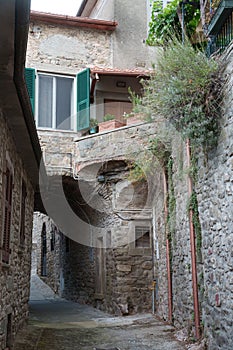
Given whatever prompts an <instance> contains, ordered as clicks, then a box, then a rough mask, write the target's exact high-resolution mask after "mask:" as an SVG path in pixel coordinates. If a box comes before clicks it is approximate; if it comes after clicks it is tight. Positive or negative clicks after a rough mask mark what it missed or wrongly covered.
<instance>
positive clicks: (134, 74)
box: [90, 68, 150, 103]
mask: <svg viewBox="0 0 233 350" xmlns="http://www.w3.org/2000/svg"><path fill="white" fill-rule="evenodd" d="M100 76H108V77H109V76H111V77H124V78H125V77H126V78H135V79H141V78H144V79H148V78H149V77H150V72H149V71H142V70H139V69H116V68H91V79H92V80H91V88H90V100H91V103H93V102H94V91H95V86H96V83H97V81H98V80H99V78H100Z"/></svg>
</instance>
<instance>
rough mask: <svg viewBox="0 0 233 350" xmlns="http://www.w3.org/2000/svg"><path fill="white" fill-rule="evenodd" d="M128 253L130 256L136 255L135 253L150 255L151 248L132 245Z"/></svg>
mask: <svg viewBox="0 0 233 350" xmlns="http://www.w3.org/2000/svg"><path fill="white" fill-rule="evenodd" d="M129 254H130V255H131V256H136V255H146V256H151V254H152V252H151V248H143V247H134V248H131V249H130V250H129Z"/></svg>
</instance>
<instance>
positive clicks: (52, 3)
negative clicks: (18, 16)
mask: <svg viewBox="0 0 233 350" xmlns="http://www.w3.org/2000/svg"><path fill="white" fill-rule="evenodd" d="M81 2H82V0H31V10H34V11H42V12H50V13H55V14H62V15H69V16H76V14H77V12H78V9H79V6H80V5H81Z"/></svg>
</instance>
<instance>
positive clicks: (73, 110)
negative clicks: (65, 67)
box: [35, 70, 77, 132]
mask: <svg viewBox="0 0 233 350" xmlns="http://www.w3.org/2000/svg"><path fill="white" fill-rule="evenodd" d="M35 74H36V82H35V121H36V127H37V128H38V129H41V130H57V131H65V132H75V131H77V78H76V75H72V74H71V75H69V74H59V73H50V72H45V71H39V70H38V71H36V73H35ZM40 75H44V76H48V77H52V78H53V113H52V127H42V126H39V76H40ZM57 77H58V78H69V79H73V86H72V91H71V115H70V118H71V129H57V128H56V84H55V81H56V78H57Z"/></svg>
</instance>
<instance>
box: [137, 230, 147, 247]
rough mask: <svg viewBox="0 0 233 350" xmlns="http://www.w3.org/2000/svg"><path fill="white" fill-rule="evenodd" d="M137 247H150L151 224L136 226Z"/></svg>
mask: <svg viewBox="0 0 233 350" xmlns="http://www.w3.org/2000/svg"><path fill="white" fill-rule="evenodd" d="M135 247H136V248H150V227H149V226H136V227H135Z"/></svg>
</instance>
